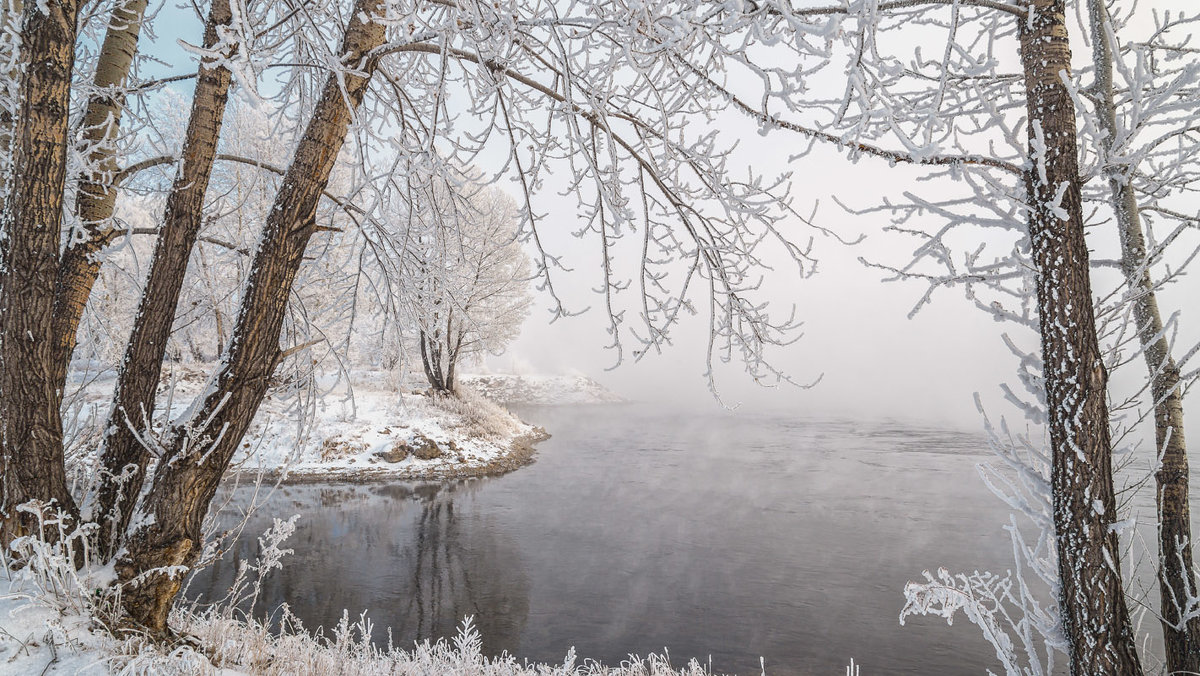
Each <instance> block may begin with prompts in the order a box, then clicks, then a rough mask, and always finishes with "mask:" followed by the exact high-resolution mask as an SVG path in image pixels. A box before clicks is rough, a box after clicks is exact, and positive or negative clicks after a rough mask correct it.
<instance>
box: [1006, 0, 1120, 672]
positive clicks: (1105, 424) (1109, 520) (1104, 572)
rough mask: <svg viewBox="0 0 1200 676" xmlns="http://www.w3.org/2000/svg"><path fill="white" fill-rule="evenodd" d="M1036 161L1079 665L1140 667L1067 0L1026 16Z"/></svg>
mask: <svg viewBox="0 0 1200 676" xmlns="http://www.w3.org/2000/svg"><path fill="white" fill-rule="evenodd" d="M1020 35H1021V63H1022V66H1023V68H1024V74H1025V90H1026V106H1027V112H1028V135H1029V144H1030V145H1029V164H1030V167H1029V168H1028V169H1027V170H1026V174H1025V186H1026V192H1027V198H1028V202H1029V208H1030V211H1029V234H1030V239H1031V241H1032V245H1033V256H1034V264H1035V268H1036V274H1037V297H1038V310H1039V317H1040V321H1041V340H1042V360H1043V364H1044V369H1045V380H1046V404H1047V406H1048V408H1049V412H1050V416H1049V417H1050V443H1051V446H1052V449H1051V450H1052V470H1051V483H1052V489H1053V506H1054V527H1055V535H1056V538H1055V540H1056V547H1057V551H1058V572H1059V579H1060V583H1061V588H1060V590H1059V607H1060V610H1061V613H1062V621H1063V627H1064V629H1065V631H1066V635H1067V641H1068V644H1069V654H1070V661H1071V673H1072V674H1075V675H1078V676H1082V675H1084V674H1088V675H1091V674H1121V675H1123V676H1132V675H1134V674H1140V673H1142V668H1141V664H1140V662H1139V661H1138V655H1137V651H1136V647H1135V642H1134V634H1133V628H1132V626H1131V625H1130V621H1129V612H1128V609H1127V607H1126V604H1125V592H1124V589H1123V588H1122V583H1121V575H1120V560H1121V559H1120V551H1119V549H1118V544H1117V534H1116V531H1115V530H1114V529H1113V524H1114V523H1115V522H1116V520H1117V514H1116V500H1115V498H1114V493H1113V480H1112V441H1111V438H1110V431H1109V415H1108V403H1107V400H1106V392H1107V381H1108V374H1107V372H1106V371H1105V368H1104V363H1103V361H1102V359H1101V355H1100V349H1099V345H1098V342H1097V339H1096V325H1095V318H1094V316H1093V307H1092V290H1091V281H1090V278H1089V264H1088V250H1087V242H1086V241H1085V240H1084V233H1083V214H1082V209H1081V201H1080V183H1081V181H1080V177H1079V167H1078V159H1077V152H1078V150H1077V148H1076V130H1075V109H1074V105H1073V103H1072V100H1071V97H1070V95H1069V93H1068V91H1067V88H1066V85H1065V84H1064V82H1063V77H1065V76H1066V75H1067V74H1069V73H1070V64H1071V51H1070V46H1069V42H1068V37H1067V27H1066V22H1065V18H1064V0H1032V1H1031V2H1030V15H1029V18H1028V19H1021V20H1020Z"/></svg>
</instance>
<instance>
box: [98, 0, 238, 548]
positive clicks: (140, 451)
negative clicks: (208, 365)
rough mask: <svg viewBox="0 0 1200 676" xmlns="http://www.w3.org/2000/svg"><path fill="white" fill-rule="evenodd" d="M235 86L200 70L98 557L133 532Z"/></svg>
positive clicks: (113, 465) (120, 383)
mask: <svg viewBox="0 0 1200 676" xmlns="http://www.w3.org/2000/svg"><path fill="white" fill-rule="evenodd" d="M232 18H233V17H232V15H231V14H230V10H229V0H213V3H212V7H211V8H210V10H209V15H208V21H207V22H206V25H205V27H204V46H205V48H208V49H211V48H212V47H214V46H215V45H216V44H217V42H218V39H219V37H218V35H217V31H218V27H220V26H224V25H228V24H229V22H230V21H231V20H232ZM231 79H232V76H231V75H230V73H229V70H228V69H227V68H224V67H222V66H217V67H213V66H212V64H211V63H208V62H203V63H201V64H200V71H199V74H198V77H197V79H196V92H195V95H194V97H193V99H192V112H191V118H190V119H189V120H188V127H187V133H186V136H185V137H184V144H183V163H182V165H181V166H180V168H179V172H178V174H177V175H176V177H175V184H174V185H173V186H172V188H171V192H170V194H169V195H168V197H167V207H166V215H165V216H164V218H163V226H162V228H160V229H159V232H158V241H157V242H156V243H155V247H154V257H153V259H152V261H151V263H150V273H149V275H148V276H147V277H146V286H145V289H144V290H143V291H142V299H141V302H140V303H139V304H138V312H137V314H136V315H135V319H134V324H133V332H132V333H131V334H130V336H129V342H128V344H127V345H126V348H125V357H124V359H122V361H121V368H120V372H119V374H118V376H117V387H116V392H115V395H114V401H113V408H112V412H111V413H110V415H109V419H108V424H107V425H105V438H104V446H103V448H104V451H103V454H102V456H101V464H102V469H101V471H102V472H103V474H104V481H102V482H101V483H100V490H99V494H98V496H97V510H96V517H95V518H96V519H97V520H98V522H99V524H100V531H99V535H98V543H99V545H100V551H102V552H107V553H109V554H110V555H111V553H112V552H113V550H114V549H115V547H116V545H117V544H119V540H120V534H122V533H124V532H125V528H126V527H127V526H128V525H129V517H130V515H131V514H132V512H133V503H134V500H135V498H136V497H137V495H138V493H139V492H140V491H141V489H142V482H143V480H144V477H145V472H146V465H147V464H148V463H149V462H150V453H149V451H148V450H147V449H146V448H145V447H144V446H143V441H144V440H146V439H147V433H148V432H149V431H150V427H151V421H152V420H153V417H154V398H155V394H156V390H157V388H158V380H159V377H160V376H161V375H162V361H163V355H164V354H165V351H166V347H167V339H168V338H169V337H170V335H171V325H172V324H173V323H174V321H175V305H176V304H177V303H178V301H179V292H180V289H181V288H182V286H183V280H184V277H185V275H186V273H187V267H188V259H189V258H190V257H191V253H192V248H193V247H194V246H195V244H196V238H197V236H198V235H199V233H200V225H201V222H202V217H203V211H204V194H205V192H206V191H207V190H208V182H209V178H210V177H211V176H212V168H213V159H214V158H215V157H216V154H217V141H218V139H219V138H220V134H221V124H222V120H223V118H224V115H225V103H226V99H227V98H228V94H229V84H230V81H231Z"/></svg>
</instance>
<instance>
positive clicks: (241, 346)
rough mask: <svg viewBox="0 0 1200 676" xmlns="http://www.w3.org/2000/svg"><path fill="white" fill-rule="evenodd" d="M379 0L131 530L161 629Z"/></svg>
mask: <svg viewBox="0 0 1200 676" xmlns="http://www.w3.org/2000/svg"><path fill="white" fill-rule="evenodd" d="M381 7H382V0H357V2H356V3H355V8H354V12H353V14H352V18H351V20H350V22H349V24H348V26H347V27H346V33H345V36H344V38H343V42H342V49H341V53H342V54H343V57H342V59H343V63H344V64H345V65H346V66H347V67H348V68H349V69H351V70H349V71H347V72H345V73H342V74H341V77H339V74H337V73H334V74H332V75H331V76H330V77H329V79H328V81H327V82H326V84H325V87H324V89H323V91H322V92H321V97H320V99H319V101H318V102H317V106H316V109H315V111H314V112H313V116H312V119H311V120H310V121H309V124H308V127H307V129H306V130H305V132H304V136H303V137H302V138H301V140H300V144H299V146H298V147H297V149H296V154H295V157H294V159H293V161H292V164H291V166H289V167H288V171H287V174H286V175H285V177H284V179H283V182H282V185H281V186H280V189H279V192H278V193H277V195H276V197H275V202H274V205H273V206H272V208H271V211H270V213H269V214H268V216H267V222H266V225H265V226H264V230H263V234H262V238H261V242H260V244H259V247H258V250H257V251H256V252H255V255H254V260H253V262H252V266H251V270H250V275H249V279H248V280H247V284H246V288H245V292H244V294H243V297H242V302H241V307H240V309H239V312H238V319H237V323H236V325H235V327H234V333H233V339H232V340H231V344H230V347H229V349H228V351H227V352H226V354H225V359H224V360H223V365H222V367H221V370H220V371H219V372H218V373H217V374H216V376H215V379H214V381H213V384H212V386H210V388H209V391H208V392H207V393H206V394H205V395H204V399H203V400H202V401H201V402H198V405H196V406H194V407H193V409H194V410H193V412H192V413H191V414H190V415H189V416H188V417H187V418H186V419H184V420H182V421H180V422H179V424H178V425H177V426H176V428H175V433H174V437H175V439H174V442H173V444H172V445H171V447H170V448H168V449H166V452H165V455H164V457H163V458H162V459H161V460H160V461H159V463H158V466H157V468H156V469H155V473H154V482H153V485H152V487H151V489H150V493H149V494H148V496H147V497H146V502H145V506H144V507H143V508H142V509H144V511H145V512H147V513H148V516H150V517H151V518H150V520H149V523H148V525H145V526H142V527H140V528H138V529H137V530H136V531H135V532H134V533H133V534H132V535H131V536H130V538H129V541H128V550H127V554H126V555H124V556H123V557H122V558H121V559H120V560H119V561H118V564H117V574H118V578H119V580H120V582H121V583H123V584H124V585H125V589H124V594H123V602H124V605H125V609H126V611H127V612H128V613H129V615H130V616H131V618H132V619H133V620H134V621H136V622H138V623H139V624H141V625H142V626H143V627H145V628H146V629H147V630H149V631H150V632H152V633H154V634H158V635H162V634H165V633H166V632H167V631H168V628H167V613H168V612H169V610H170V606H171V602H172V600H173V599H174V598H175V595H176V594H177V593H178V592H179V588H180V585H181V583H182V575H181V574H180V573H181V569H180V568H178V567H179V566H184V567H186V566H190V565H191V564H193V563H194V562H195V560H196V557H197V556H198V555H199V553H200V548H201V546H202V542H201V538H202V534H201V522H202V521H203V519H204V515H205V513H206V512H207V511H208V506H209V503H210V502H211V501H212V497H213V495H214V493H215V492H216V489H217V485H218V484H219V483H220V480H221V476H222V475H223V474H224V472H225V469H226V468H227V467H228V465H229V462H230V460H231V459H232V458H233V454H234V452H235V451H236V450H237V447H238V445H239V443H240V442H241V439H242V436H243V435H244V434H245V432H246V429H247V428H248V427H249V425H250V422H251V421H252V419H253V418H254V414H255V412H256V411H257V410H258V407H259V404H261V402H262V399H263V397H264V396H265V394H266V391H267V387H268V383H269V380H270V377H271V375H272V373H273V372H274V371H275V367H276V366H277V365H278V363H279V361H280V359H281V356H282V352H281V350H280V347H279V336H280V331H281V329H282V327H283V321H284V317H285V315H286V310H287V304H288V296H289V294H290V293H291V289H292V283H293V282H294V281H295V278H296V273H297V271H298V270H299V268H300V264H301V262H302V259H303V255H304V250H305V248H306V246H307V244H308V240H309V238H310V237H311V236H312V234H313V232H314V231H315V229H316V221H315V214H316V208H317V203H318V200H319V199H320V197H321V193H322V191H323V190H324V189H325V187H326V185H327V183H328V181H329V174H330V172H331V171H332V169H333V165H334V162H335V160H336V159H337V155H338V152H339V151H340V150H341V147H342V144H343V143H344V142H345V138H346V132H347V130H348V128H349V124H350V118H351V115H352V113H353V111H354V110H355V109H357V107H358V105H359V104H360V103H361V102H362V100H363V96H364V95H365V93H366V90H367V86H368V84H369V81H370V77H371V74H372V73H373V72H374V70H375V64H376V61H375V59H374V57H372V56H371V52H372V51H373V50H375V49H376V48H378V47H379V46H381V45H382V44H383V42H384V26H383V25H382V24H381V23H377V22H375V21H374V20H373V19H374V17H376V16H378V14H379V12H380V10H381Z"/></svg>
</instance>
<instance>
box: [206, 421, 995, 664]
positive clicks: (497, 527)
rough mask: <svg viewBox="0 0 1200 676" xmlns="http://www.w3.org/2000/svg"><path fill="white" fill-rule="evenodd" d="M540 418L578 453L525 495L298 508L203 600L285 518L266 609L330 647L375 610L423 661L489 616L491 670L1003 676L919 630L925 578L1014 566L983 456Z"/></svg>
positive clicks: (317, 492) (971, 634) (476, 486)
mask: <svg viewBox="0 0 1200 676" xmlns="http://www.w3.org/2000/svg"><path fill="white" fill-rule="evenodd" d="M523 415H524V417H525V418H526V419H528V420H531V421H534V422H537V423H538V424H542V425H544V426H545V427H546V428H547V429H548V430H549V431H550V432H551V433H552V434H553V435H554V436H553V438H552V439H550V440H548V441H546V442H543V443H542V444H541V445H540V446H539V453H538V459H537V462H536V463H534V464H533V465H531V466H529V467H527V468H524V469H521V470H520V471H517V472H515V473H513V474H510V475H507V476H503V477H498V478H492V479H480V480H473V481H467V482H461V483H457V484H450V485H440V484H413V483H397V484H390V485H383V484H377V485H364V486H356V485H345V484H317V485H301V486H288V487H283V488H281V489H279V490H278V491H277V492H276V493H275V494H274V495H272V496H271V498H270V499H269V501H268V502H267V503H266V505H265V507H263V508H261V509H260V510H258V511H257V512H255V514H254V515H253V516H252V517H251V520H250V523H249V525H248V528H247V530H246V535H245V536H244V537H243V538H242V539H241V540H240V541H239V542H238V543H237V545H236V546H235V547H234V551H233V552H232V554H231V557H230V558H227V559H226V560H224V561H222V562H221V563H220V564H218V565H216V566H214V567H212V568H210V569H207V570H204V571H200V572H199V573H198V574H197V575H196V576H195V578H194V579H193V581H192V584H191V587H190V590H189V595H190V596H192V597H193V598H197V597H199V598H202V599H209V598H213V595H214V594H216V595H221V594H223V592H224V589H226V588H227V587H228V584H229V581H230V580H231V579H232V576H233V575H234V572H235V570H236V566H237V560H238V559H245V558H253V557H254V556H255V554H256V551H257V549H258V546H259V545H258V542H257V538H256V536H257V535H258V534H259V533H261V532H262V530H263V529H265V528H266V527H267V526H268V525H270V523H271V518H273V517H288V516H290V515H292V514H300V515H301V516H300V520H299V522H298V526H297V531H296V534H295V535H294V536H293V537H292V538H291V539H290V540H289V541H288V544H287V546H289V547H291V548H293V549H295V554H294V555H293V556H290V557H288V558H286V559H285V560H284V565H283V569H282V570H279V571H275V572H274V573H272V575H271V577H269V578H268V581H267V585H266V588H265V590H264V595H263V600H264V601H265V604H263V605H264V606H265V610H267V611H270V610H271V609H273V608H277V607H278V606H279V604H281V603H284V602H286V603H287V604H288V605H289V606H290V608H291V610H292V612H294V613H295V614H296V615H297V616H298V617H300V618H301V619H302V620H303V622H304V624H305V626H306V627H308V628H315V627H317V626H325V627H330V626H332V625H334V624H336V623H337V621H338V620H339V619H340V618H341V617H342V612H343V609H346V610H348V611H349V612H350V616H351V618H352V619H354V618H356V617H357V616H358V614H359V613H360V612H362V611H364V610H365V611H367V613H368V616H369V617H370V618H371V619H372V620H373V621H374V623H375V626H376V628H377V632H376V638H377V639H378V640H380V641H381V642H383V641H386V637H387V634H386V631H385V629H386V628H387V627H391V628H392V636H393V638H394V640H395V642H396V644H397V645H401V646H405V645H411V642H412V641H413V640H416V639H425V638H438V637H442V636H447V635H452V634H453V633H454V630H455V626H456V625H457V623H458V622H460V621H461V620H462V618H464V617H466V616H468V615H471V616H474V617H475V618H476V624H477V625H478V627H479V628H480V630H481V631H482V633H483V636H484V642H485V648H486V649H487V650H488V651H491V652H493V653H498V652H500V651H508V652H509V653H512V654H514V655H516V656H518V657H519V658H528V659H530V660H536V661H550V662H561V660H562V659H563V656H564V655H565V654H566V652H567V650H568V648H569V647H571V646H574V647H575V648H576V651H577V652H578V654H579V656H580V658H593V659H597V660H600V661H603V662H605V663H609V664H613V663H618V662H620V661H621V660H623V659H625V658H626V657H627V656H628V655H629V654H645V653H647V652H661V651H662V650H663V648H664V647H667V648H669V649H670V654H671V656H672V661H673V662H674V663H677V664H680V665H682V664H683V662H685V661H686V659H687V658H690V657H696V658H698V659H699V660H701V661H702V662H709V661H710V660H711V664H712V667H713V668H714V669H715V670H717V671H723V672H737V673H742V674H757V673H759V670H760V663H759V658H760V656H761V657H762V658H763V660H764V662H765V666H766V671H767V673H768V674H783V675H787V674H842V673H844V667H845V665H846V664H847V663H848V662H849V659H850V658H851V657H853V658H855V662H856V663H858V664H861V665H862V673H863V674H864V675H867V674H871V675H875V674H964V673H974V674H980V673H985V669H987V668H992V669H993V670H996V669H998V666H999V665H998V663H997V662H996V661H995V657H994V653H993V652H992V649H991V647H990V646H989V645H988V644H987V643H985V642H984V641H983V639H982V638H980V634H979V632H978V630H976V629H975V628H974V627H973V626H971V625H970V624H969V623H967V622H966V620H965V618H961V617H960V618H959V620H958V621H957V622H955V624H954V626H952V627H948V626H947V625H946V624H945V622H944V621H942V620H939V619H933V618H915V619H910V620H909V622H908V625H907V626H904V627H901V626H900V625H899V623H898V621H897V617H898V615H899V612H900V608H901V607H902V606H903V603H904V599H903V594H902V592H901V590H902V589H903V587H904V583H905V581H907V580H910V579H917V578H919V576H920V574H921V571H922V570H924V569H927V568H928V569H935V568H937V567H939V566H945V567H947V568H949V569H951V570H955V571H960V570H961V571H971V570H976V569H979V570H984V569H990V570H995V571H1003V570H1006V569H1007V568H1009V567H1011V565H1012V564H1011V560H1012V559H1011V556H1012V554H1011V548H1010V545H1009V541H1008V539H1007V536H1006V534H1005V533H1004V532H1003V530H1002V529H1001V526H1002V525H1003V523H1004V522H1006V521H1007V510H1006V509H1005V508H1004V506H1003V505H1002V503H1000V501H999V500H997V499H996V498H994V497H993V496H992V495H991V494H990V493H988V492H987V490H986V488H985V487H984V485H983V482H982V481H981V480H980V479H979V477H978V476H977V474H976V472H975V469H974V468H975V465H976V464H977V463H979V462H981V461H983V460H985V459H987V457H988V456H987V450H986V446H985V445H984V442H983V440H982V438H981V437H979V436H976V435H971V434H965V433H959V432H953V431H946V430H943V429H932V428H922V427H913V426H906V425H902V424H898V423H861V422H847V421H829V420H820V421H818V420H804V419H797V418H795V417H792V416H787V415H773V414H762V413H759V414H755V413H736V414H728V413H724V412H720V411H711V410H710V411H705V412H703V413H702V414H695V413H692V414H687V415H683V414H679V415H676V414H670V413H663V412H655V411H652V410H648V409H645V408H642V407H638V406H634V405H620V406H604V407H567V408H558V409H529V410H526V411H523ZM233 497H234V499H233V505H234V507H235V508H236V506H237V505H238V504H244V503H245V502H246V501H247V500H248V499H249V494H248V493H245V492H239V493H235V495H234V496H233ZM223 518H224V519H226V520H227V522H228V520H229V519H230V518H231V517H228V516H226V517H223Z"/></svg>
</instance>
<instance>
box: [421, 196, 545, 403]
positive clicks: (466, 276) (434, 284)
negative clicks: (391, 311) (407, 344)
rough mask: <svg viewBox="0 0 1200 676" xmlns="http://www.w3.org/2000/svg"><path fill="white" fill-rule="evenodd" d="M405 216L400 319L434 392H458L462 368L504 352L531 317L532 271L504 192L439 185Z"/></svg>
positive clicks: (515, 212)
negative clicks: (405, 253) (406, 245)
mask: <svg viewBox="0 0 1200 676" xmlns="http://www.w3.org/2000/svg"><path fill="white" fill-rule="evenodd" d="M423 193H424V195H425V199H423V200H421V201H420V202H419V203H418V205H417V207H416V208H414V209H412V210H410V211H409V212H408V222H407V231H408V235H407V237H408V239H409V241H410V242H411V243H410V244H409V249H410V255H409V256H407V257H406V259H407V260H406V265H404V267H403V271H404V272H403V278H402V279H403V285H404V288H405V296H404V301H403V306H404V307H403V312H402V317H404V318H405V329H407V332H408V333H409V334H410V337H411V338H412V339H414V340H415V342H416V350H415V351H416V352H417V353H418V354H419V355H420V359H421V367H422V370H423V371H424V373H425V377H426V379H428V381H429V385H430V387H432V388H433V389H434V390H435V391H437V392H446V393H453V392H455V390H456V387H457V380H456V375H457V368H458V365H459V364H460V363H463V362H467V361H469V360H470V359H472V358H476V357H479V356H481V355H482V354H483V353H485V352H491V353H499V352H501V351H503V349H504V347H505V346H506V345H507V344H508V343H509V342H510V341H512V340H513V339H514V338H516V336H517V334H518V333H519V332H520V329H521V323H522V322H523V321H524V320H525V317H526V316H527V315H528V312H529V304H530V300H531V299H530V294H529V282H530V277H531V275H532V267H531V265H530V261H529V257H528V256H527V255H526V254H525V251H524V250H523V249H522V247H521V242H520V241H519V240H518V235H519V229H518V228H519V224H520V220H519V214H520V211H519V209H518V206H517V204H516V202H515V201H514V200H513V199H512V198H511V197H509V196H508V195H506V194H505V193H504V192H503V191H501V190H499V189H496V188H489V187H484V186H478V185H470V184H467V185H460V186H453V185H450V184H446V183H442V184H438V185H436V186H431V187H430V188H429V189H428V190H425V191H423Z"/></svg>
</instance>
